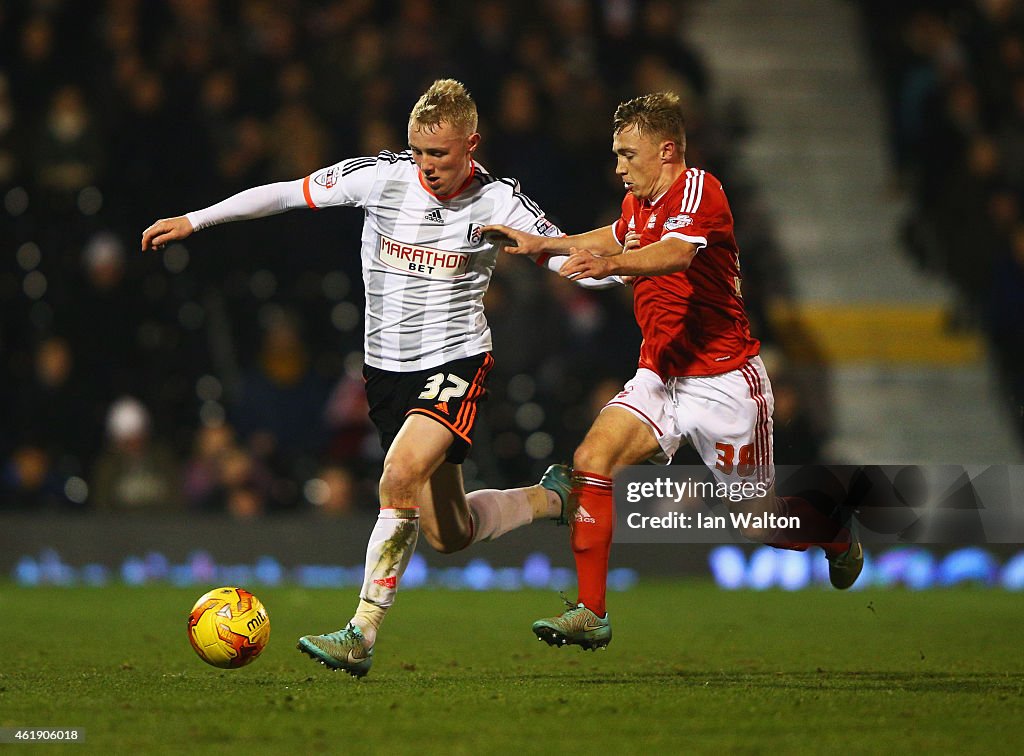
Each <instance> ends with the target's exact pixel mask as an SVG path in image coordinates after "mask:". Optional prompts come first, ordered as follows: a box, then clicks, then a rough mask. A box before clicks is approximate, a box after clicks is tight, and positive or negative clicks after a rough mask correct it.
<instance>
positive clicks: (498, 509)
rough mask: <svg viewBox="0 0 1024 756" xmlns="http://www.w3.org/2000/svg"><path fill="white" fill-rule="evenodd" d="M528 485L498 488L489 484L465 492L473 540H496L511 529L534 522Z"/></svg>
mask: <svg viewBox="0 0 1024 756" xmlns="http://www.w3.org/2000/svg"><path fill="white" fill-rule="evenodd" d="M529 490H530V489H528V488H514V489H512V490H509V491H499V490H497V489H494V488H487V489H484V490H483V491H474V492H473V493H470V494H466V503H467V504H469V511H470V513H471V514H472V515H473V520H474V524H475V527H474V528H473V543H478V542H479V541H493V540H494V539H495V538H498V537H499V536H503V535H505V533H508V532H509V531H510V530H515V529H516V528H519V527H522V526H523V525H529V524H530V523H531V522H533V503H532V502H531V501H530V496H529V494H528V491H529Z"/></svg>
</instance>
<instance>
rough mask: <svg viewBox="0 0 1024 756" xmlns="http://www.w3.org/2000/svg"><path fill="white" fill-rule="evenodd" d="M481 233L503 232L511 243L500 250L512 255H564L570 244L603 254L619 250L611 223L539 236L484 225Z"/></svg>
mask: <svg viewBox="0 0 1024 756" xmlns="http://www.w3.org/2000/svg"><path fill="white" fill-rule="evenodd" d="M483 233H485V234H489V233H497V234H503V235H504V236H506V237H508V238H509V239H511V240H512V242H513V243H512V244H509V245H507V246H505V247H504V248H503V249H504V251H505V252H508V253H509V254H512V255H533V256H540V255H567V254H569V249H570V248H572V247H580V248H586V249H591V250H593V251H594V252H596V253H597V254H605V255H617V254H618V253H619V252H621V251H622V247H621V245H620V244H619V242H618V241H617V240H616V239H615V234H614V233H613V231H612V227H611V226H603V227H601V228H595V229H594V230H593V231H587V232H585V233H582V234H573V235H572V236H540V235H539V234H529V233H526V232H525V231H520V230H518V229H515V228H511V227H509V226H500V225H494V226H484V228H483Z"/></svg>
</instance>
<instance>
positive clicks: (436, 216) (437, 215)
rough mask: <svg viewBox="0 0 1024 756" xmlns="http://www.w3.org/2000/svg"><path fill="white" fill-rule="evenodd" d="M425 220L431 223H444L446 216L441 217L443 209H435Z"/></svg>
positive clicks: (425, 216)
mask: <svg viewBox="0 0 1024 756" xmlns="http://www.w3.org/2000/svg"><path fill="white" fill-rule="evenodd" d="M423 220H425V221H430V222H431V223H444V216H443V215H441V208H439V207H435V208H434V209H433V210H431V211H430V212H429V213H427V214H426V215H424V216H423Z"/></svg>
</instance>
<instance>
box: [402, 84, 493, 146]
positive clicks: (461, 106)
mask: <svg viewBox="0 0 1024 756" xmlns="http://www.w3.org/2000/svg"><path fill="white" fill-rule="evenodd" d="M414 123H415V124H417V125H419V126H424V127H426V128H427V129H428V130H429V131H433V130H434V129H436V128H437V127H438V126H440V125H441V124H442V123H448V124H451V125H452V126H454V127H455V128H457V129H459V130H461V131H463V132H464V133H465V134H466V135H467V136H468V135H470V134H475V133H476V127H477V114H476V103H475V102H474V101H473V98H472V96H471V95H470V94H469V91H468V90H467V89H466V87H465V85H464V84H463V83H462V82H460V81H455V79H438V80H437V81H435V82H434V83H433V84H431V85H430V88H429V89H428V90H427V91H426V92H424V93H423V95H422V96H421V97H420V99H419V100H417V101H416V104H415V105H414V106H413V109H412V113H410V114H409V125H410V126H412V125H413V124H414Z"/></svg>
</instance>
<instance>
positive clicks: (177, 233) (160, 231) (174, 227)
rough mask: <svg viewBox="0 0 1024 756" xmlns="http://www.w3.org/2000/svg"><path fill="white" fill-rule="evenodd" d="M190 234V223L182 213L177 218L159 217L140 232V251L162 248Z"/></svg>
mask: <svg viewBox="0 0 1024 756" xmlns="http://www.w3.org/2000/svg"><path fill="white" fill-rule="evenodd" d="M191 235H192V224H191V223H189V222H188V218H186V217H185V216H184V215H179V216H178V217H177V218H161V219H160V220H158V221H157V222H156V223H154V224H153V225H152V226H150V227H149V228H147V229H146V230H145V231H143V232H142V251H143V252H145V251H146V250H150V249H157V250H159V249H163V248H164V247H166V246H167V245H168V244H169V243H170V242H174V241H181V240H182V239H184V238H186V237H188V236H191Z"/></svg>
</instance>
